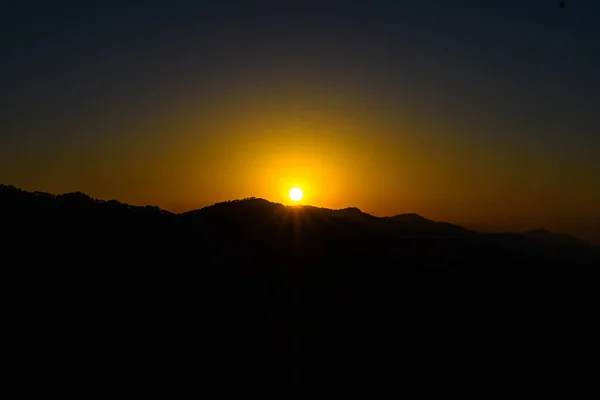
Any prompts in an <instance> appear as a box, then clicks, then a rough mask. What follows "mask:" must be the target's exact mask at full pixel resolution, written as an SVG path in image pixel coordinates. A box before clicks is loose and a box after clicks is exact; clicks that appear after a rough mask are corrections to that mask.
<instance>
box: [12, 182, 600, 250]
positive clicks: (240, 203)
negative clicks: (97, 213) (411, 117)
mask: <svg viewBox="0 0 600 400" xmlns="http://www.w3.org/2000/svg"><path fill="white" fill-rule="evenodd" d="M3 196H4V197H6V196H21V198H22V199H29V200H36V199H37V200H45V201H52V200H54V201H56V202H57V203H58V204H63V205H65V206H69V207H73V208H85V207H93V206H96V207H100V208H106V209H114V210H117V209H120V210H122V211H125V210H130V211H135V212H144V213H153V214H160V215H163V216H171V217H174V218H187V219H189V218H190V217H193V216H194V215H200V214H206V213H210V212H212V211H214V210H218V209H219V210H223V209H226V208H227V209H229V210H234V209H236V208H239V207H248V206H252V209H253V210H257V209H260V208H262V209H263V211H265V212H266V211H267V210H271V211H275V210H279V211H283V210H286V211H291V210H307V211H316V212H323V213H329V214H330V215H332V216H334V215H335V216H339V217H343V216H344V217H345V216H349V217H352V218H354V219H361V218H362V219H363V220H370V221H371V222H373V221H376V222H377V223H379V224H383V223H384V222H385V221H393V222H395V223H399V224H402V225H403V226H405V227H410V228H411V229H417V230H419V229H430V230H436V231H439V232H445V233H454V234H467V233H470V234H481V235H486V233H482V232H479V231H476V230H471V229H467V228H465V227H463V226H461V225H458V224H453V223H450V222H444V221H434V220H431V219H428V218H426V217H424V216H422V215H420V214H417V213H400V214H396V215H393V216H384V217H377V216H374V215H371V214H368V213H365V212H363V211H362V210H360V209H359V208H357V207H345V208H341V209H329V208H325V207H318V206H313V205H284V204H282V203H277V202H273V201H270V200H267V199H264V198H260V197H247V198H240V199H234V200H227V201H222V202H217V203H214V204H212V205H208V206H205V207H201V208H198V209H194V210H190V211H186V212H181V213H173V212H170V211H168V210H164V209H161V208H159V207H157V206H152V205H145V206H136V205H130V204H127V203H123V202H120V201H118V200H114V199H111V200H102V199H97V198H93V197H91V196H89V195H87V194H85V193H83V192H80V191H76V192H68V193H62V194H52V193H47V192H41V191H27V190H23V189H20V188H17V187H15V186H13V185H5V184H0V205H1V204H2V203H1V201H2V197H3ZM240 210H241V209H238V210H237V211H240ZM489 234H491V235H500V234H501V233H489ZM505 234H508V235H520V236H522V237H526V238H529V239H534V240H538V241H541V242H544V243H552V244H558V245H568V246H579V247H586V246H590V247H597V246H593V245H591V244H590V243H587V242H586V241H583V240H581V239H579V238H577V237H575V236H573V235H570V234H566V233H554V232H551V231H549V230H548V229H546V228H535V229H531V230H526V231H523V232H506V233H505Z"/></svg>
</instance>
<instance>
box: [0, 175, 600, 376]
mask: <svg viewBox="0 0 600 400" xmlns="http://www.w3.org/2000/svg"><path fill="white" fill-rule="evenodd" d="M0 230H1V231H2V241H0V249H1V251H2V261H3V262H2V268H0V273H1V276H0V285H1V287H0V302H1V304H3V305H5V307H4V308H3V313H2V315H1V316H0V322H2V323H3V326H2V330H0V332H2V335H4V336H3V337H2V338H0V339H2V340H3V343H11V348H14V349H15V350H14V352H8V353H6V354H4V355H3V357H5V358H6V357H8V358H7V360H9V361H7V362H10V363H16V364H18V363H23V362H24V361H22V360H33V361H32V363H33V364H35V363H40V362H42V360H44V359H46V358H47V357H51V359H52V360H57V361H55V363H62V364H61V365H62V366H63V368H71V367H69V366H73V365H77V366H78V367H77V370H78V371H79V370H82V371H83V370H85V371H90V370H95V371H96V373H101V371H104V370H106V369H109V370H112V369H114V368H119V365H120V363H122V365H123V373H124V374H128V373H129V371H130V370H131V368H129V367H127V368H126V367H125V365H130V364H127V363H128V362H129V361H127V362H125V361H124V360H131V359H135V360H139V362H136V363H135V368H134V369H135V370H139V371H147V370H148V369H149V368H159V366H160V365H164V369H162V370H161V371H163V372H164V373H165V374H167V373H171V372H172V373H175V372H173V371H175V369H173V368H177V366H182V367H181V368H180V369H177V374H180V373H185V371H191V370H192V369H189V368H194V367H193V366H195V365H197V363H198V362H200V361H199V360H203V361H204V362H208V361H207V360H210V370H212V371H217V370H218V371H224V372H223V373H224V375H223V376H231V374H232V368H233V369H237V370H238V372H240V371H241V372H240V374H241V375H239V376H249V375H252V374H256V375H260V374H263V375H261V376H269V377H270V379H272V380H276V379H275V378H277V377H279V378H281V379H283V378H284V377H285V376H287V375H286V374H292V375H294V374H295V375H294V376H301V377H300V378H298V379H300V380H302V379H304V378H302V377H305V376H307V375H311V374H315V373H321V374H323V375H322V376H324V377H326V379H331V374H332V373H336V374H339V376H340V377H343V379H347V377H348V376H349V375H348V374H350V373H352V371H362V373H364V374H369V373H376V374H380V373H384V372H385V368H383V365H384V364H378V363H376V362H374V361H373V360H372V357H374V356H373V354H380V355H386V357H390V355H391V354H396V355H395V356H394V357H395V359H398V360H404V361H405V362H408V363H409V364H410V365H411V368H412V367H413V366H414V365H419V363H423V362H424V361H423V360H434V361H435V362H437V363H443V362H448V360H457V359H461V360H467V359H470V360H471V361H472V362H474V363H475V364H476V365H480V364H479V363H481V362H482V361H477V362H476V361H474V360H476V359H477V357H479V355H480V353H481V351H482V349H484V350H485V351H486V352H487V353H486V354H487V356H486V357H488V358H489V359H490V360H491V359H493V360H496V359H499V358H502V357H507V356H508V355H510V354H512V355H513V356H515V357H516V356H518V355H519V354H522V351H525V350H523V346H524V344H523V343H525V342H523V341H522V340H521V338H522V337H521V336H519V335H524V332H527V335H533V336H532V337H535V338H536V340H538V341H539V340H542V339H543V340H548V341H551V343H552V348H553V349H554V350H553V351H555V350H556V348H557V343H562V342H561V341H564V340H565V338H566V337H569V336H568V335H571V341H570V342H569V343H571V344H572V343H575V344H577V343H591V342H586V341H585V340H584V338H585V335H584V334H592V333H593V335H595V336H594V338H595V337H597V334H598V333H600V332H598V330H597V329H596V328H594V327H592V326H588V325H586V324H587V322H586V321H591V319H590V318H589V315H593V313H594V312H596V311H597V308H598V307H599V306H600V290H599V285H598V283H599V282H600V271H599V266H600V251H599V249H598V248H595V247H593V246H590V245H588V244H586V243H584V242H582V241H580V240H578V239H576V238H573V237H571V236H569V235H562V234H554V233H551V232H549V231H547V230H543V229H537V230H533V231H528V232H524V233H502V234H501V233H495V234H491V233H478V232H475V231H471V230H468V229H465V228H463V227H461V226H458V225H453V224H450V223H446V222H436V221H431V220H429V219H427V218H424V217H422V216H420V215H417V214H399V215H396V216H393V217H383V218H380V217H375V216H372V215H369V214H367V213H364V212H362V211H361V210H359V209H358V208H345V209H341V210H330V209H326V208H319V207H313V206H284V205H282V204H277V203H272V202H269V201H267V200H264V199H259V198H247V199H241V200H234V201H228V202H222V203H217V204H214V205H212V206H209V207H204V208H202V209H199V210H195V211H190V212H186V213H182V214H174V213H170V212H167V211H164V210H161V209H159V208H158V207H150V206H146V207H136V206H130V205H127V204H123V203H120V202H118V201H115V200H111V201H103V200H97V199H93V198H91V197H89V196H87V195H85V194H83V193H79V192H76V193H70V194H64V195H52V194H48V193H41V192H27V191H23V190H20V189H17V188H15V187H13V186H5V185H2V186H0ZM511 332H518V334H514V333H511ZM515 335H516V336H515ZM575 338H576V339H575ZM490 343H493V346H491V345H490ZM544 343H545V342H544ZM98 346H104V347H98ZM528 346H529V347H527V349H526V351H528V352H529V351H531V348H532V347H531V345H528ZM544 346H545V347H544ZM544 346H542V347H543V351H547V349H548V346H549V345H548V346H546V345H544ZM99 348H102V349H107V350H98V349H99ZM349 349H351V351H350V350H349ZM517 349H521V350H517ZM515 352H518V354H517V353H515ZM82 354H83V356H82ZM127 354H129V355H127ZM131 354H134V355H133V356H130V355H131ZM132 357H133V358H132ZM157 357H158V358H157ZM98 360H101V361H98ZM151 360H154V361H151ZM156 360H167V361H160V362H158V361H156ZM231 360H235V362H234V361H231ZM256 360H268V362H265V363H264V364H265V367H264V368H262V369H261V368H259V366H258V364H257V361H256ZM357 360H362V361H360V362H358V361H357ZM369 360H370V361H369ZM27 362H30V361H27ZM427 362H430V361H427ZM157 363H158V364H157ZM450 364H452V363H450ZM450 364H446V368H454V366H452V365H450ZM475 364H474V365H475ZM167 365H168V366H169V367H168V368H167V367H166V366H167ZM331 365H335V366H336V367H335V368H332V367H331ZM385 365H387V364H385ZM481 365H483V364H481ZM173 366H174V367H173ZM183 366H186V367H185V368H184V367H183ZM365 366H369V368H366V367H365ZM53 368H56V367H55V365H54V364H53ZM145 368H146V369H145ZM265 368H266V369H265ZM267 370H268V372H265V371H267ZM70 371H74V369H71V370H70ZM260 371H262V372H260ZM73 373H75V372H73ZM264 374H267V375H264ZM298 374H299V375H298ZM253 376H254V375H253ZM279 378H277V379H279Z"/></svg>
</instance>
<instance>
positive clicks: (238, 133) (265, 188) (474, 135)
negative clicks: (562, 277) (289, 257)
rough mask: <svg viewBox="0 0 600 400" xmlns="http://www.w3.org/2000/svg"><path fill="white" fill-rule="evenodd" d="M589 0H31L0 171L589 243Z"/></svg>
mask: <svg viewBox="0 0 600 400" xmlns="http://www.w3.org/2000/svg"><path fill="white" fill-rule="evenodd" d="M599 20H600V2H598V1H596V0H588V1H585V0H579V1H578V0H566V6H565V7H564V8H560V7H559V6H558V1H554V0H494V1H492V0H489V1H486V0H476V1H469V0H465V1H459V0H457V1H450V0H446V1H441V0H440V1H435V0H419V1H416V0H413V1H403V0H394V1H378V0H369V1H366V0H353V1H352V2H350V1H325V0H322V1H319V2H316V1H311V0H307V1H302V2H284V1H251V0H238V1H233V0H219V1H186V2H184V1H179V0H169V1H154V0H146V1H125V0H121V1H114V0H104V1H85V2H83V1H60V0H57V1H53V2H48V1H29V0H19V1H14V0H9V1H8V2H4V3H3V8H2V10H1V11H0V51H1V54H2V56H1V57H0V183H5V184H12V185H15V186H18V187H21V188H23V189H26V190H39V191H46V192H52V193H65V192H73V191H82V192H85V193H87V194H89V195H90V196H92V197H97V198H101V199H107V200H108V199H118V200H119V201H123V202H126V203H130V204H138V205H145V204H152V205H158V206H160V207H162V208H165V209H168V210H171V211H175V212H180V211H186V210H190V209H196V208H200V207H203V206H207V205H210V204H213V203H216V202H220V201H225V200H231V199H238V198H244V197H251V196H254V197H263V198H266V199H268V200H272V201H276V202H281V203H285V204H288V203H289V202H290V200H289V198H288V197H287V191H288V190H289V189H290V188H291V187H294V186H299V187H301V188H302V189H303V190H304V193H305V197H304V199H303V202H304V203H306V204H312V205H316V206H321V207H328V208H343V207H350V206H352V207H358V208H360V209H361V210H363V211H364V212H368V213H370V214H373V215H379V216H384V215H395V214H398V213H404V212H417V213H419V214H421V215H423V216H425V217H428V218H431V219H435V220H444V221H450V222H454V223H460V224H463V225H465V226H467V227H472V228H476V229H482V230H523V229H530V228H537V227H546V228H548V229H551V230H558V231H566V232H569V233H572V234H575V235H578V236H580V237H583V238H585V239H588V240H591V241H595V242H597V243H600V113H598V112H597V105H598V104H600V78H599V77H598V71H600V25H598V23H597V21H599Z"/></svg>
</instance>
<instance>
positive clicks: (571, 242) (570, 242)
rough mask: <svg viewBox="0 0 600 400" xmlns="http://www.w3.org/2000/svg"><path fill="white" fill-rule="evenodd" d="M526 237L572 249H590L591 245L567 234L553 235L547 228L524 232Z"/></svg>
mask: <svg viewBox="0 0 600 400" xmlns="http://www.w3.org/2000/svg"><path fill="white" fill-rule="evenodd" d="M523 235H524V236H527V237H530V238H533V239H537V240H540V241H543V242H546V243H551V244H556V245H562V246H572V247H580V248H584V247H589V246H590V245H589V244H588V243H586V242H584V241H582V240H580V239H577V238H575V237H573V236H571V235H569V234H566V233H553V232H550V231H549V230H548V229H545V228H538V229H532V230H530V231H526V232H523Z"/></svg>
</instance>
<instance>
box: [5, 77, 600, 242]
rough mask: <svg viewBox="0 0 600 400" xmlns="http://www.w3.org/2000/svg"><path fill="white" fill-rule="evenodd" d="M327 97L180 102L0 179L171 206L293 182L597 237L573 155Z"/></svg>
mask: <svg viewBox="0 0 600 400" xmlns="http://www.w3.org/2000/svg"><path fill="white" fill-rule="evenodd" d="M331 93H335V91H331V92H328V91H327V90H326V88H321V89H320V90H317V89H313V92H311V91H307V90H297V91H296V92H295V93H294V92H293V91H292V92H291V93H279V94H276V95H272V96H271V97H257V96H252V93H251V92H245V91H243V90H241V91H240V90H238V91H237V92H236V93H235V94H232V93H227V92H224V93H222V94H221V95H220V97H213V100H214V99H219V100H220V101H213V102H212V104H211V105H210V106H207V105H206V104H203V103H200V102H199V103H197V104H195V103H194V102H188V103H186V104H184V105H179V107H173V108H171V109H169V110H166V111H165V112H164V113H162V114H157V115H153V116H148V117H147V118H146V119H145V120H144V121H143V123H140V122H137V121H136V122H132V123H131V124H123V125H121V126H119V128H118V129H121V130H128V131H129V132H131V131H134V132H136V134H134V135H129V136H127V139H119V135H118V131H117V132H116V134H114V135H113V136H110V137H109V138H107V139H97V140H96V141H95V142H86V143H77V142H76V141H73V142H71V143H70V145H69V146H67V147H62V148H57V149H54V150H52V151H49V150H48V149H44V151H43V152H41V151H38V153H36V152H34V151H31V152H30V153H28V156H29V158H28V159H27V163H23V160H24V159H23V155H21V157H20V158H19V161H18V162H14V163H13V164H12V165H10V160H8V165H5V166H4V169H3V172H2V176H1V178H2V181H3V182H6V183H9V184H14V185H17V186H20V187H22V188H24V189H29V190H41V191H49V192H54V193H61V192H69V191H75V190H80V191H83V192H86V193H87V194H89V195H91V196H93V197H98V198H102V199H113V198H115V199H118V200H120V201H123V202H128V203H132V204H140V205H143V204H153V205H158V206H160V207H162V208H165V209H168V210H172V211H186V210H189V209H194V208H200V207H203V206H206V205H210V204H213V203H215V202H220V201H224V200H231V199H236V198H244V197H250V196H254V197H263V198H266V199H269V200H272V201H275V202H282V203H285V204H289V203H290V201H289V198H288V196H287V193H288V190H289V189H290V188H291V187H294V186H298V187H301V188H302V189H303V190H304V199H303V203H305V204H312V205H316V206H321V207H328V208H343V207H348V206H354V207H359V208H360V209H362V210H363V211H365V212H368V213H371V214H374V215H379V216H383V215H394V214H397V213H403V212H417V213H419V214H422V215H424V216H426V217H428V218H432V219H435V220H445V221H450V222H455V223H460V224H465V225H467V226H474V227H478V228H489V229H500V230H502V229H517V230H518V229H529V228H534V227H539V226H544V227H547V228H549V229H555V230H566V231H568V232H571V233H574V234H579V235H580V236H583V237H586V238H588V239H592V240H594V239H596V238H597V237H600V235H599V236H596V235H597V234H598V233H599V232H598V231H597V228H595V227H596V226H597V225H596V224H594V223H593V222H594V221H600V211H599V210H600V208H599V207H598V204H600V186H593V185H591V183H590V182H589V179H587V178H586V176H584V175H582V174H580V173H579V172H578V171H581V170H583V169H584V168H585V167H586V166H585V165H578V163H577V160H562V161H561V162H560V163H558V162H557V161H556V160H555V159H553V157H550V156H549V155H548V154H547V153H540V154H536V152H535V149H520V148H518V147H515V146H512V145H511V144H510V143H505V142H502V141H500V140H498V141H497V142H494V141H493V140H492V139H487V141H486V140H485V139H482V138H481V139H479V140H476V139H472V140H470V141H469V142H465V140H464V136H460V137H462V138H463V139H461V140H458V139H457V140H455V141H454V140H452V139H451V138H452V137H453V130H455V129H458V127H457V126H453V125H451V124H446V125H445V124H444V123H443V122H442V121H436V119H435V118H434V114H432V118H423V117H419V115H416V116H415V115H409V113H404V114H403V113H397V114H393V113H389V112H386V111H385V110H382V108H381V107H378V106H381V104H382V103H380V104H377V103H376V102H374V99H373V98H372V97H371V98H370V99H368V101H367V99H364V98H361V97H360V96H356V97H354V98H350V97H345V98H336V96H333V95H331ZM291 99H293V100H291ZM207 131H210V132H211V135H210V136H207V135H205V134H204V132H207ZM458 137H459V136H457V138H458ZM4 163H5V164H6V163H7V161H6V160H5V161H4ZM24 165H26V166H24ZM589 173H591V172H589ZM580 221H587V225H586V224H585V223H584V224H582V223H581V222H580Z"/></svg>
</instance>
